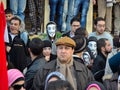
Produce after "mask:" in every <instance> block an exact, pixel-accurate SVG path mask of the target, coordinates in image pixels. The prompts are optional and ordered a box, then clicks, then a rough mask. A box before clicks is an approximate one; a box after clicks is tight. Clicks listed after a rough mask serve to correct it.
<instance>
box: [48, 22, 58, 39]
mask: <svg viewBox="0 0 120 90" xmlns="http://www.w3.org/2000/svg"><path fill="white" fill-rule="evenodd" d="M47 30H48V35H49V36H50V37H54V36H55V32H56V25H55V24H50V25H48V26H47Z"/></svg>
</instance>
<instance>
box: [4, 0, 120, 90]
mask: <svg viewBox="0 0 120 90" xmlns="http://www.w3.org/2000/svg"><path fill="white" fill-rule="evenodd" d="M15 1H16V2H14V1H13V0H10V1H9V2H10V3H9V4H10V5H9V7H10V8H7V9H6V10H5V15H6V22H7V30H8V41H7V42H5V47H6V56H7V68H8V87H9V90H120V57H119V54H120V52H119V47H120V40H119V39H120V35H119V34H118V33H119V30H120V29H118V28H117V27H115V30H117V31H118V32H117V34H118V35H115V36H113V35H111V33H110V32H111V27H112V26H111V24H110V22H111V21H109V20H111V18H109V20H108V17H107V16H105V15H107V14H105V13H108V12H109V13H111V12H110V11H111V10H112V6H113V5H118V3H119V0H106V2H107V3H106V2H105V0H103V1H102V0H97V2H98V17H97V18H96V19H95V20H94V23H93V26H94V32H91V33H88V31H87V30H86V16H87V11H88V8H89V3H90V1H89V0H49V5H50V21H49V22H48V23H47V24H46V36H45V37H44V38H40V37H33V38H32V39H30V36H31V35H33V36H34V35H36V34H37V33H38V32H41V23H42V22H43V15H42V13H43V1H44V0H28V8H29V16H30V20H31V24H32V25H31V26H32V27H31V31H30V32H29V33H28V31H27V30H26V29H25V25H26V24H25V22H24V20H25V16H24V10H25V7H26V3H27V1H26V0H15ZM100 2H101V3H100ZM103 2H105V3H106V5H105V7H106V9H104V10H105V12H103V11H101V10H99V9H102V8H100V7H99V5H100V4H102V3H103ZM23 3H24V4H23ZM95 3H96V0H93V4H95ZM16 5H17V6H18V9H16V8H17V6H16ZM102 5H104V4H102ZM81 7H82V9H81ZM21 8H22V9H21ZM107 9H108V10H107ZM14 10H17V11H14ZM36 11H37V13H36ZM79 11H81V18H79V17H77V15H78V14H79ZM101 12H102V13H104V14H105V15H103V14H102V13H101ZM55 14H56V15H55ZM110 15H111V14H109V15H108V16H110ZM55 16H56V17H55ZM115 21H117V18H115ZM117 24H118V21H117ZM114 25H116V24H114ZM109 26H110V27H109ZM63 31H64V32H63ZM40 35H42V34H40Z"/></svg>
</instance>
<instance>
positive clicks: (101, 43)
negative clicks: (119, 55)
mask: <svg viewBox="0 0 120 90" xmlns="http://www.w3.org/2000/svg"><path fill="white" fill-rule="evenodd" d="M106 41H108V39H106V38H101V39H99V40H98V41H97V49H98V52H101V48H102V47H105V45H106Z"/></svg>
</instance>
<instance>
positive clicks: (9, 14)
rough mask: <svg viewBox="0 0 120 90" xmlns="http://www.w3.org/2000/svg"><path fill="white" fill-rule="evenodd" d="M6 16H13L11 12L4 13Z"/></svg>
mask: <svg viewBox="0 0 120 90" xmlns="http://www.w3.org/2000/svg"><path fill="white" fill-rule="evenodd" d="M5 15H6V16H13V14H11V13H8V14H5Z"/></svg>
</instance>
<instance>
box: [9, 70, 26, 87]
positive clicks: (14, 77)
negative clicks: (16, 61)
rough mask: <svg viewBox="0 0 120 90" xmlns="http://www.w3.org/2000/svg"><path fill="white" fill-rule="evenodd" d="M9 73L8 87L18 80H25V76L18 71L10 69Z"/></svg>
mask: <svg viewBox="0 0 120 90" xmlns="http://www.w3.org/2000/svg"><path fill="white" fill-rule="evenodd" d="M7 73H8V86H9V87H10V86H11V85H12V84H13V83H14V82H15V81H16V80H17V79H19V78H24V76H23V74H22V73H21V72H20V71H19V70H18V69H9V70H8V71H7Z"/></svg>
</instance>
